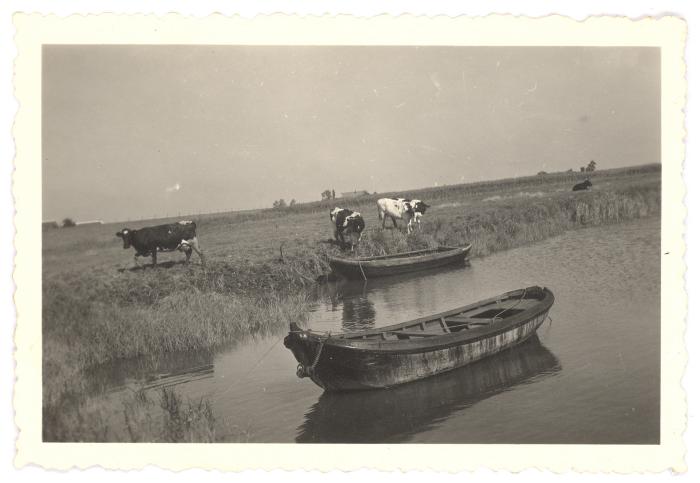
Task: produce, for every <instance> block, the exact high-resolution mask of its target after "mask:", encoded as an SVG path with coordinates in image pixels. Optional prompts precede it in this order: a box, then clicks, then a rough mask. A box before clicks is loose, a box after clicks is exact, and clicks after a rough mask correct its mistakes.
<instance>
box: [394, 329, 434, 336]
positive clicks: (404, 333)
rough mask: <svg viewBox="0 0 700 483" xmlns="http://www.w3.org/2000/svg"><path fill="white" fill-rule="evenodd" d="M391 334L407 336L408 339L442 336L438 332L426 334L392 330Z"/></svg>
mask: <svg viewBox="0 0 700 483" xmlns="http://www.w3.org/2000/svg"><path fill="white" fill-rule="evenodd" d="M388 333H389V334H394V335H398V336H402V335H403V336H406V337H435V336H437V335H440V333H438V332H425V331H421V330H416V331H412V330H390V331H389V332H388Z"/></svg>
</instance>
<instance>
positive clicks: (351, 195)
mask: <svg viewBox="0 0 700 483" xmlns="http://www.w3.org/2000/svg"><path fill="white" fill-rule="evenodd" d="M368 195H369V193H368V192H367V191H365V190H362V191H348V192H346V193H340V197H341V198H359V197H361V196H368Z"/></svg>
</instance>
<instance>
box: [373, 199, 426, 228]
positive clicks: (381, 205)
mask: <svg viewBox="0 0 700 483" xmlns="http://www.w3.org/2000/svg"><path fill="white" fill-rule="evenodd" d="M429 207H430V205H428V204H427V203H424V202H422V201H421V200H409V199H406V198H381V199H379V200H377V213H378V215H379V219H380V220H382V228H385V227H386V219H387V218H389V219H391V221H392V222H393V223H394V228H397V227H398V225H397V224H396V220H403V222H404V223H405V224H406V230H407V231H408V233H411V232H412V231H413V230H414V227H415V226H418V228H420V220H421V217H422V216H423V215H424V214H425V212H426V210H427V209H428V208H429Z"/></svg>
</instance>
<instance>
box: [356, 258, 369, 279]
mask: <svg viewBox="0 0 700 483" xmlns="http://www.w3.org/2000/svg"><path fill="white" fill-rule="evenodd" d="M357 265H358V266H359V267H360V273H361V274H362V278H364V279H365V282H366V281H367V276H366V275H365V271H364V269H363V268H362V262H361V261H359V260H358V261H357Z"/></svg>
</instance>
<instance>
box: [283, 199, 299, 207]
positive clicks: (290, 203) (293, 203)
mask: <svg viewBox="0 0 700 483" xmlns="http://www.w3.org/2000/svg"><path fill="white" fill-rule="evenodd" d="M282 201H284V200H282ZM296 204H297V200H295V199H294V198H292V201H290V202H289V207H290V208H291V207H292V206H294V205H296Z"/></svg>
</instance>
